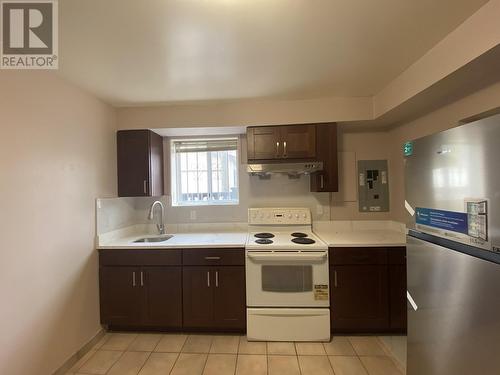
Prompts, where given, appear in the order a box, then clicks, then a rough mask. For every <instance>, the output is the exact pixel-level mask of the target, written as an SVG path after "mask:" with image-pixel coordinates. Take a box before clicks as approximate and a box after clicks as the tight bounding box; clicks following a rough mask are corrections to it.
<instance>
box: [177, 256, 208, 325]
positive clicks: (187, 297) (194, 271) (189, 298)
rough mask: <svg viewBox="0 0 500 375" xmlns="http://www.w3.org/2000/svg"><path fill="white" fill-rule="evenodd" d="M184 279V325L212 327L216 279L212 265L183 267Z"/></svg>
mask: <svg viewBox="0 0 500 375" xmlns="http://www.w3.org/2000/svg"><path fill="white" fill-rule="evenodd" d="M182 281H183V287H182V295H183V311H184V313H183V317H184V327H186V328H209V327H212V325H213V320H214V319H213V316H214V302H213V301H214V297H213V294H214V293H213V285H214V282H215V280H214V279H213V276H212V275H211V273H210V267H203V266H201V267H183V269H182Z"/></svg>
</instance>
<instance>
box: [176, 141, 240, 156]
mask: <svg viewBox="0 0 500 375" xmlns="http://www.w3.org/2000/svg"><path fill="white" fill-rule="evenodd" d="M173 146H174V147H173V148H174V149H173V151H174V152H175V153H180V152H210V151H231V150H236V149H237V148H238V138H226V139H203V140H185V141H174V142H173Z"/></svg>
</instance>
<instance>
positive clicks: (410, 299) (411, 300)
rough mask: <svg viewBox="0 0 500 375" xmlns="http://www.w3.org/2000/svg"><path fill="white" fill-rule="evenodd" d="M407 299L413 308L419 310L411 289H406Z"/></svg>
mask: <svg viewBox="0 0 500 375" xmlns="http://www.w3.org/2000/svg"><path fill="white" fill-rule="evenodd" d="M406 299H407V300H408V302H410V305H411V307H412V308H413V310H415V311H417V310H418V306H417V304H416V303H415V300H414V299H413V297H412V296H411V294H410V292H409V291H406Z"/></svg>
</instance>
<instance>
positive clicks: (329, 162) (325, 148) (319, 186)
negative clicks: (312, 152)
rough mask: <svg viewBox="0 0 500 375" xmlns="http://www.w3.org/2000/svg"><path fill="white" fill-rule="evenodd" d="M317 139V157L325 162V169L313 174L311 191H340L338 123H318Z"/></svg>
mask: <svg viewBox="0 0 500 375" xmlns="http://www.w3.org/2000/svg"><path fill="white" fill-rule="evenodd" d="M316 139H317V141H316V153H317V159H318V160H319V161H322V162H323V170H322V171H319V172H314V173H313V174H311V191H313V192H331V191H338V190H339V162H338V151H337V124H335V123H331V124H317V125H316Z"/></svg>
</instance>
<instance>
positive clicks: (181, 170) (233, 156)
mask: <svg viewBox="0 0 500 375" xmlns="http://www.w3.org/2000/svg"><path fill="white" fill-rule="evenodd" d="M170 147H171V156H172V162H171V164H172V173H171V181H172V205H174V206H199V205H211V204H238V202H239V190H238V139H237V138H224V139H184V140H172V141H171V144H170Z"/></svg>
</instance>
